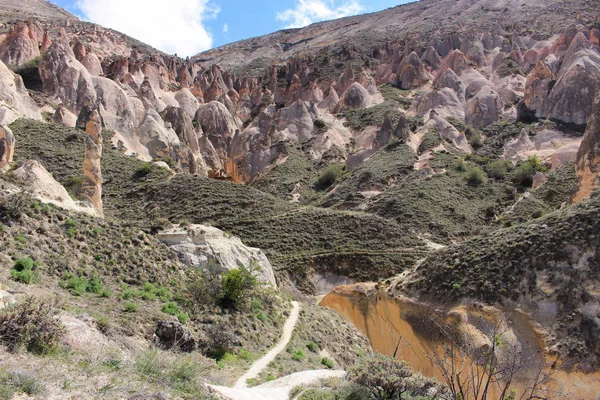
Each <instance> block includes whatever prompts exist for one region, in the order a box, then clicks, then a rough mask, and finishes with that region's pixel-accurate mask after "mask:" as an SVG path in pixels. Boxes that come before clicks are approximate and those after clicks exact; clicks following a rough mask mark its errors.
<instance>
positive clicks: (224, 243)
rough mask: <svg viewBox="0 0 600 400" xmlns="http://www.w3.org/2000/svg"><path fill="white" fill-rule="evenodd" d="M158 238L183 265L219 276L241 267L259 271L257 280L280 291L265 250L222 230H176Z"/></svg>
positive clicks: (191, 226)
mask: <svg viewBox="0 0 600 400" xmlns="http://www.w3.org/2000/svg"><path fill="white" fill-rule="evenodd" d="M157 237H158V239H159V240H160V241H162V242H164V243H166V244H167V245H168V246H169V247H170V248H171V249H173V250H175V251H176V252H177V254H178V255H179V259H180V260H181V261H182V262H183V263H184V264H187V265H189V266H192V267H200V268H205V269H209V270H211V271H213V272H217V273H223V272H226V271H230V270H233V269H237V268H239V267H240V266H243V267H246V268H253V267H258V268H259V270H258V275H257V278H258V280H259V281H261V282H265V283H270V284H271V285H273V286H274V287H277V283H276V282H275V276H274V275H273V267H272V266H271V263H270V262H269V260H268V259H267V257H266V256H265V254H264V253H263V252H262V250H260V249H255V248H252V247H248V246H245V245H244V244H243V243H242V241H241V240H240V239H239V238H237V237H235V236H230V235H227V234H226V233H225V232H223V231H221V230H220V229H217V228H213V227H211V226H204V225H190V226H186V227H179V226H176V227H172V228H169V229H166V230H164V231H162V232H159V233H158V236H157Z"/></svg>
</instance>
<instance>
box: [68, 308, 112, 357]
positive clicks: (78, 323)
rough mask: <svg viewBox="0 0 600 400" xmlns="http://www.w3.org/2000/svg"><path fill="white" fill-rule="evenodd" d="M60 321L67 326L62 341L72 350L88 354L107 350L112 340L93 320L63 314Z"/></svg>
mask: <svg viewBox="0 0 600 400" xmlns="http://www.w3.org/2000/svg"><path fill="white" fill-rule="evenodd" d="M59 321H60V322H61V323H62V325H63V327H64V328H65V334H64V336H63V337H62V339H61V341H62V343H63V344H64V345H66V346H67V347H68V348H69V349H70V350H76V351H82V352H83V351H84V352H87V353H88V354H93V352H100V351H102V350H106V347H107V346H109V344H110V342H109V340H108V339H107V337H106V336H104V335H103V334H102V332H100V331H99V330H98V329H97V328H96V327H95V326H94V322H93V321H92V320H91V318H90V319H89V320H84V319H83V318H82V319H80V318H76V317H73V316H71V315H61V316H60V317H59Z"/></svg>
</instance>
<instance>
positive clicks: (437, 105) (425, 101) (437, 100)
mask: <svg viewBox="0 0 600 400" xmlns="http://www.w3.org/2000/svg"><path fill="white" fill-rule="evenodd" d="M461 98H462V96H461ZM461 98H459V96H458V95H457V94H456V92H455V91H454V90H453V89H450V88H443V89H441V90H433V91H430V92H426V93H424V94H423V95H421V96H417V97H416V98H415V100H414V102H413V104H412V106H411V110H414V111H415V112H416V114H417V115H418V116H420V117H425V116H427V115H429V112H430V111H431V110H435V111H436V112H437V113H438V114H439V115H441V116H443V117H454V118H458V119H459V120H464V118H465V104H464V99H461Z"/></svg>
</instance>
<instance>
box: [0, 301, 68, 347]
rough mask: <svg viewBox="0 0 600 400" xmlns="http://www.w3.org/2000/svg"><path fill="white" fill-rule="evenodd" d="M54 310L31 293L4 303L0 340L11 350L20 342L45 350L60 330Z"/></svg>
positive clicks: (0, 320)
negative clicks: (10, 303) (16, 300)
mask: <svg viewBox="0 0 600 400" xmlns="http://www.w3.org/2000/svg"><path fill="white" fill-rule="evenodd" d="M55 314H56V310H55V309H54V307H53V306H52V305H50V304H48V303H45V302H42V301H40V300H37V299H36V298H35V297H27V298H26V299H24V300H23V301H22V302H21V303H18V304H15V305H10V306H7V307H6V308H5V309H4V310H2V311H1V312H0V343H2V344H3V345H5V346H7V347H8V350H9V351H11V352H13V351H16V350H17V349H18V348H20V347H21V346H24V347H25V348H26V349H27V350H28V351H30V352H32V353H36V354H46V353H47V352H48V351H50V350H51V349H52V348H54V347H55V346H56V345H57V344H58V342H59V340H60V338H61V337H62V336H63V334H64V331H63V327H62V325H61V324H60V322H59V321H58V320H57V319H56V318H54V317H55Z"/></svg>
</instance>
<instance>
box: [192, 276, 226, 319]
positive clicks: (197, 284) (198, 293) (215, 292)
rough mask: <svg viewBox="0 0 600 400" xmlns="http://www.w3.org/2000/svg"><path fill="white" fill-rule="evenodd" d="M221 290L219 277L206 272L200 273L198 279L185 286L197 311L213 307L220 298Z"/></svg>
mask: <svg viewBox="0 0 600 400" xmlns="http://www.w3.org/2000/svg"><path fill="white" fill-rule="evenodd" d="M222 290H223V288H222V286H221V276H220V275H219V274H215V273H211V272H209V271H206V270H202V271H200V273H199V276H198V279H195V280H194V281H192V282H190V283H189V284H188V286H187V292H188V294H189V296H190V298H191V300H192V304H193V305H194V307H196V308H197V309H203V308H208V307H210V306H214V305H215V304H216V303H217V301H218V299H220V298H221V297H222V294H221V293H222Z"/></svg>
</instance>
